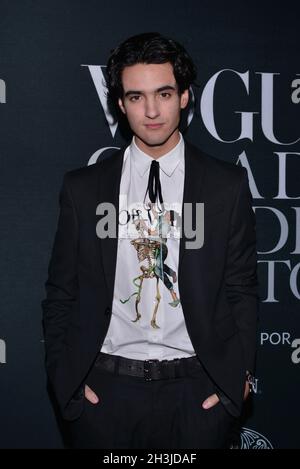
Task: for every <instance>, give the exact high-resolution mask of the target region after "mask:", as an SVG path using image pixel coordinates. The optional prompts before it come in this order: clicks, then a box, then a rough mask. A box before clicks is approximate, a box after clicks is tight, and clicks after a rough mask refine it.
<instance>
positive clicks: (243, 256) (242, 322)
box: [225, 168, 258, 372]
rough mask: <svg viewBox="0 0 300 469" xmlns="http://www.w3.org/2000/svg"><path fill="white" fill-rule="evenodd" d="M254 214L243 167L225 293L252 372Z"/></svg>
mask: <svg viewBox="0 0 300 469" xmlns="http://www.w3.org/2000/svg"><path fill="white" fill-rule="evenodd" d="M255 225H256V223H255V215H254V212H253V209H252V196H251V192H250V189H249V185H248V178H247V171H246V170H245V169H244V168H243V175H242V177H241V181H240V185H239V190H238V195H237V198H236V200H235V204H234V208H233V211H232V217H231V224H230V235H229V242H228V252H227V262H226V272H225V279H226V280H225V281H226V293H227V299H228V302H229V304H230V306H231V311H232V313H233V315H234V317H235V321H236V323H237V326H238V329H239V333H240V338H241V342H242V347H243V352H244V359H245V371H246V370H248V371H251V372H252V371H253V370H254V363H255V350H256V326H257V312H258V293H257V286H258V284H257V258H256V232H255Z"/></svg>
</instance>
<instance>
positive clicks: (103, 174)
mask: <svg viewBox="0 0 300 469" xmlns="http://www.w3.org/2000/svg"><path fill="white" fill-rule="evenodd" d="M124 152H125V148H122V149H121V150H119V151H118V152H116V153H114V154H113V155H111V156H110V157H109V158H107V159H105V160H102V161H100V163H99V184H98V204H99V203H101V202H102V203H110V204H112V205H113V206H114V207H115V218H114V221H115V226H116V236H115V237H112V238H109V237H107V238H103V239H100V238H99V243H98V244H99V247H100V256H101V257H100V260H101V259H102V265H103V270H104V275H105V279H106V284H107V289H108V293H109V299H112V297H113V288H114V280H115V270H116V261H117V248H118V231H119V224H118V220H119V216H118V214H119V193H120V182H121V174H122V167H123V159H124ZM98 221H99V216H97V222H98Z"/></svg>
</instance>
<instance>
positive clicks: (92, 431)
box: [68, 367, 237, 449]
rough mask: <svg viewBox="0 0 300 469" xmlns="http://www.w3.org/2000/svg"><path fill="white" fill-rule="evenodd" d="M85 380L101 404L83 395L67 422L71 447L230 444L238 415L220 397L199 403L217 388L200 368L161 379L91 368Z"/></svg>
mask: <svg viewBox="0 0 300 469" xmlns="http://www.w3.org/2000/svg"><path fill="white" fill-rule="evenodd" d="M86 384H88V386H90V388H91V389H92V390H93V391H94V392H95V393H96V394H97V395H98V397H99V403H98V404H92V403H91V402H89V401H88V400H87V399H85V400H84V409H83V412H82V414H81V416H80V417H79V418H78V419H77V420H75V421H73V422H69V423H68V425H69V430H70V439H71V447H72V448H102V449H103V448H104V449H114V448H119V449H120V448H134V449H138V448H143V449H156V448H163V449H180V448H182V449H204V448H207V449H209V448H215V449H216V448H228V447H229V444H230V436H231V431H232V429H233V428H234V427H235V426H236V423H237V419H236V418H235V417H233V416H232V415H231V414H229V413H228V411H227V410H226V408H225V407H224V406H223V404H222V403H221V402H219V403H218V404H216V405H215V406H214V407H212V408H211V409H208V410H205V409H203V408H202V402H203V401H204V400H205V399H206V398H207V397H208V396H209V395H211V394H213V393H214V392H215V386H214V383H213V382H212V381H211V379H210V378H209V377H208V376H207V374H206V372H205V371H204V369H203V368H197V370H193V371H191V372H190V373H189V376H185V377H181V378H174V379H166V380H159V381H145V380H144V379H143V378H140V377H132V376H122V375H116V374H112V373H110V372H108V371H105V370H102V369H99V368H96V367H94V368H93V369H92V370H91V372H90V373H89V375H88V378H87V380H86Z"/></svg>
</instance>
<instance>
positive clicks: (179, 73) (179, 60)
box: [106, 32, 197, 105]
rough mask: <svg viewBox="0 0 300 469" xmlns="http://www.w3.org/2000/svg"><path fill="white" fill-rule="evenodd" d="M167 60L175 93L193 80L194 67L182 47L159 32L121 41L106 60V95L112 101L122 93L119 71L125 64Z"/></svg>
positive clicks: (181, 90) (155, 62)
mask: <svg viewBox="0 0 300 469" xmlns="http://www.w3.org/2000/svg"><path fill="white" fill-rule="evenodd" d="M166 62H170V63H171V64H172V66H173V71H174V77H175V80H176V83H177V85H178V91H179V94H182V93H183V91H184V90H186V89H188V88H189V87H190V85H191V84H192V83H193V82H194V81H195V80H196V76H197V71H196V67H195V65H194V63H193V61H192V59H191V57H190V56H189V55H188V53H187V52H186V50H185V49H184V47H183V46H182V45H181V44H179V43H178V42H176V41H174V40H173V39H168V38H166V37H164V36H162V35H161V34H159V33H155V32H154V33H143V34H138V35H136V36H132V37H130V38H128V39H126V40H125V41H124V42H122V43H121V44H120V45H119V46H118V47H116V48H115V49H114V50H113V51H112V52H111V55H110V57H109V59H108V62H107V70H106V72H107V89H108V99H109V101H110V103H111V104H114V105H116V104H117V101H118V99H119V98H122V97H123V86H122V72H123V70H124V68H125V67H129V66H131V65H135V64H138V63H142V64H163V63H166Z"/></svg>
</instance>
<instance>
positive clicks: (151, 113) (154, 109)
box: [145, 97, 159, 119]
mask: <svg viewBox="0 0 300 469" xmlns="http://www.w3.org/2000/svg"><path fill="white" fill-rule="evenodd" d="M145 116H146V117H149V119H155V118H156V117H158V116H159V105H158V102H157V101H156V100H155V97H151V98H148V99H147V100H146V104H145Z"/></svg>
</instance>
